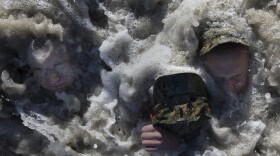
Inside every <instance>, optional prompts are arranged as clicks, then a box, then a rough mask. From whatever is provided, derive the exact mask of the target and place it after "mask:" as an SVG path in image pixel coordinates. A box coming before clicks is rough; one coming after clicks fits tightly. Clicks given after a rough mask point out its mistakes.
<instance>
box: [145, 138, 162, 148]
mask: <svg viewBox="0 0 280 156" xmlns="http://www.w3.org/2000/svg"><path fill="white" fill-rule="evenodd" d="M161 144H162V141H159V140H143V141H142V145H143V146H145V147H147V146H151V147H159V146H160V145H161Z"/></svg>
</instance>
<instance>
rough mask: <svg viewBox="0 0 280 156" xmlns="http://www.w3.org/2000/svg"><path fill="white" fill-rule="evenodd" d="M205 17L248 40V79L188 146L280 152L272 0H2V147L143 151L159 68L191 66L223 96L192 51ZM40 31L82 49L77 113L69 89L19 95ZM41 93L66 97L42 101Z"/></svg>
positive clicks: (277, 31) (29, 151) (214, 151)
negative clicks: (243, 89) (32, 45)
mask: <svg viewBox="0 0 280 156" xmlns="http://www.w3.org/2000/svg"><path fill="white" fill-rule="evenodd" d="M211 21H212V23H211ZM213 21H215V22H213ZM208 24H212V26H213V27H219V28H221V29H224V28H228V27H230V28H232V29H237V30H238V31H240V32H239V33H240V34H242V36H240V37H243V38H245V39H246V40H248V41H249V42H250V44H251V45H252V46H251V49H250V55H251V58H250V59H251V62H250V63H251V65H250V79H251V83H250V86H249V89H248V91H247V93H246V94H245V95H244V97H234V96H233V97H231V98H229V100H227V103H228V106H229V107H228V108H224V112H223V115H221V118H220V119H219V120H218V119H216V118H214V117H213V118H212V119H211V120H210V129H211V136H206V137H205V138H203V137H201V138H200V139H198V140H196V141H195V142H196V144H197V145H196V146H193V147H186V148H188V150H189V151H190V152H192V154H193V155H205V156H224V155H230V156H239V155H267V156H274V155H280V141H279V140H280V120H279V119H278V115H279V113H280V104H279V103H280V96H279V95H280V52H279V49H280V2H279V1H278V0H259V1H258V0H97V1H94V0H24V1H18V0H0V37H1V42H2V43H1V45H4V46H3V47H5V48H2V49H1V53H0V54H1V56H0V57H1V65H0V67H1V68H0V69H1V70H2V71H3V72H2V71H1V72H2V75H1V105H0V106H1V107H0V108H1V114H0V115H1V121H0V124H1V125H0V126H1V128H0V136H1V143H0V151H1V155H17V154H18V155H60V156H62V155H65V156H66V155H71V156H72V155H73V156H76V155H85V156H86V155H93V156H98V155H106V156H110V155H112V156H114V155H116V156H119V155H127V156H130V155H143V156H144V155H145V156H146V155H149V153H147V152H145V151H144V150H143V149H142V147H141V138H140V135H141V128H142V126H143V125H146V124H149V122H150V121H149V120H148V118H147V117H146V116H147V114H148V112H147V110H148V108H149V107H150V103H151V91H152V85H153V82H154V80H155V78H156V77H157V76H159V75H162V74H168V73H177V72H195V73H198V74H199V75H201V76H202V77H203V79H204V80H205V81H206V83H207V84H208V86H209V88H210V89H209V90H210V91H211V92H213V93H212V94H213V96H217V97H219V95H221V94H219V91H217V90H215V85H214V84H213V81H212V80H211V78H210V77H209V76H208V75H207V73H205V71H204V70H203V68H202V67H201V66H200V63H199V61H197V57H196V56H197V54H196V51H197V49H198V46H199V37H198V35H197V34H200V33H201V32H203V29H204V28H205V27H204V26H205V25H208ZM48 36H53V37H57V38H59V39H60V40H69V42H71V43H74V44H76V45H75V48H76V51H77V53H79V54H80V55H82V54H81V53H86V56H89V57H78V58H79V60H78V62H80V64H81V66H82V68H83V70H82V71H81V72H80V73H79V75H82V77H83V79H82V80H81V81H82V85H89V84H90V83H91V84H94V85H93V87H92V88H93V89H91V90H90V91H88V92H86V93H84V94H86V95H84V96H85V97H86V98H88V100H89V101H90V104H89V105H88V106H87V108H86V109H84V111H82V113H76V112H78V111H79V110H80V109H82V107H83V106H81V105H83V102H80V101H79V100H78V99H77V98H76V96H75V95H74V94H70V93H64V92H62V93H54V94H53V95H49V94H43V96H42V97H39V98H37V99H39V100H37V101H36V102H34V100H33V101H32V98H33V97H32V96H31V95H32V93H30V94H29V93H28V94H27V95H26V94H25V92H27V91H28V90H32V89H33V88H34V86H36V85H35V84H37V83H36V82H35V81H34V80H33V79H32V78H30V77H32V74H31V75H30V73H28V70H25V69H28V68H29V67H28V63H27V62H28V60H27V59H28V57H26V55H27V53H28V49H29V45H30V43H31V41H32V39H34V38H39V37H40V38H42V37H48ZM7 49H8V50H7ZM4 51H8V52H4ZM101 60H103V61H101ZM7 64H8V66H7ZM11 64H12V65H13V66H12V67H11ZM100 64H106V67H104V66H102V65H100ZM85 71H86V72H88V73H90V74H89V75H90V76H87V75H85V74H83V73H85ZM16 72H19V73H16ZM15 75H20V77H17V76H15ZM91 75H94V76H91ZM27 84H33V85H27ZM28 86H29V87H28ZM30 86H31V87H30ZM32 87H33V88H32ZM82 88H83V87H82ZM33 90H35V91H36V87H35V89H33ZM78 92H79V91H78ZM23 95H25V96H23ZM28 95H29V96H28ZM49 96H50V97H51V96H52V98H54V99H56V100H57V99H58V100H60V101H63V102H64V103H62V104H60V105H54V104H50V103H51V101H49V100H45V99H44V100H41V99H42V98H49ZM238 99H239V100H238ZM240 99H241V100H240ZM40 100H41V101H40ZM214 101H215V100H214ZM217 101H218V100H217ZM213 109H214V110H213V111H215V108H213ZM65 114H66V115H65ZM199 146H200V147H199ZM201 147H203V148H201ZM162 154H163V153H161V154H159V155H162ZM165 154H170V155H171V154H174V155H176V152H174V153H172V152H167V153H165Z"/></svg>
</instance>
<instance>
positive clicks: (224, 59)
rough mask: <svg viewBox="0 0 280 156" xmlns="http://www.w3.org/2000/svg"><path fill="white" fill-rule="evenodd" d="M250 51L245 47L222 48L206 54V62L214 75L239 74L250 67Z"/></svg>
mask: <svg viewBox="0 0 280 156" xmlns="http://www.w3.org/2000/svg"><path fill="white" fill-rule="evenodd" d="M248 59H249V58H248V52H246V51H245V49H240V48H234V49H220V50H219V51H218V52H213V53H209V54H208V55H206V56H205V64H206V67H207V68H208V70H210V72H211V74H212V75H214V76H217V77H218V76H225V75H228V76H230V75H233V74H238V73H240V72H244V71H246V70H247V69H248V61H249V60H248Z"/></svg>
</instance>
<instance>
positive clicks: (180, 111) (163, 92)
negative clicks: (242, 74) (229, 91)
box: [152, 73, 210, 138]
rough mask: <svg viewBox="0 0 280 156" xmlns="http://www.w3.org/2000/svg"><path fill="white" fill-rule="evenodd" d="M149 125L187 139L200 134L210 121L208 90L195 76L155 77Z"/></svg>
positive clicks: (192, 74) (190, 74) (181, 74)
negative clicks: (153, 103) (152, 113)
mask: <svg viewBox="0 0 280 156" xmlns="http://www.w3.org/2000/svg"><path fill="white" fill-rule="evenodd" d="M154 102H155V104H156V105H155V107H154V109H153V111H154V116H153V117H152V123H153V124H154V125H155V126H161V127H164V128H167V129H169V130H170V131H173V132H174V133H177V134H179V135H180V136H181V137H182V138H189V137H190V136H193V135H196V134H197V133H199V132H200V128H201V127H202V126H203V125H204V124H205V122H207V121H208V119H209V118H210V106H209V104H208V101H207V89H206V85H205V83H204V82H203V80H202V79H201V78H200V77H199V76H198V75H197V74H194V73H179V74H173V75H166V76H162V77H160V78H158V79H157V80H156V82H155V85H154Z"/></svg>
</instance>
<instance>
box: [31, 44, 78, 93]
mask: <svg viewBox="0 0 280 156" xmlns="http://www.w3.org/2000/svg"><path fill="white" fill-rule="evenodd" d="M30 66H31V68H32V69H33V72H34V75H35V77H36V78H37V80H38V82H39V84H40V85H41V86H42V87H43V88H45V89H47V90H51V91H63V90H64V89H65V88H66V87H68V86H70V85H72V83H73V81H74V80H75V78H76V72H75V67H74V66H73V65H72V64H71V62H70V60H69V56H68V54H67V52H62V51H61V49H59V48H58V49H54V50H53V51H51V52H50V54H49V56H48V57H47V58H46V59H45V60H44V61H36V59H31V60H30Z"/></svg>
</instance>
